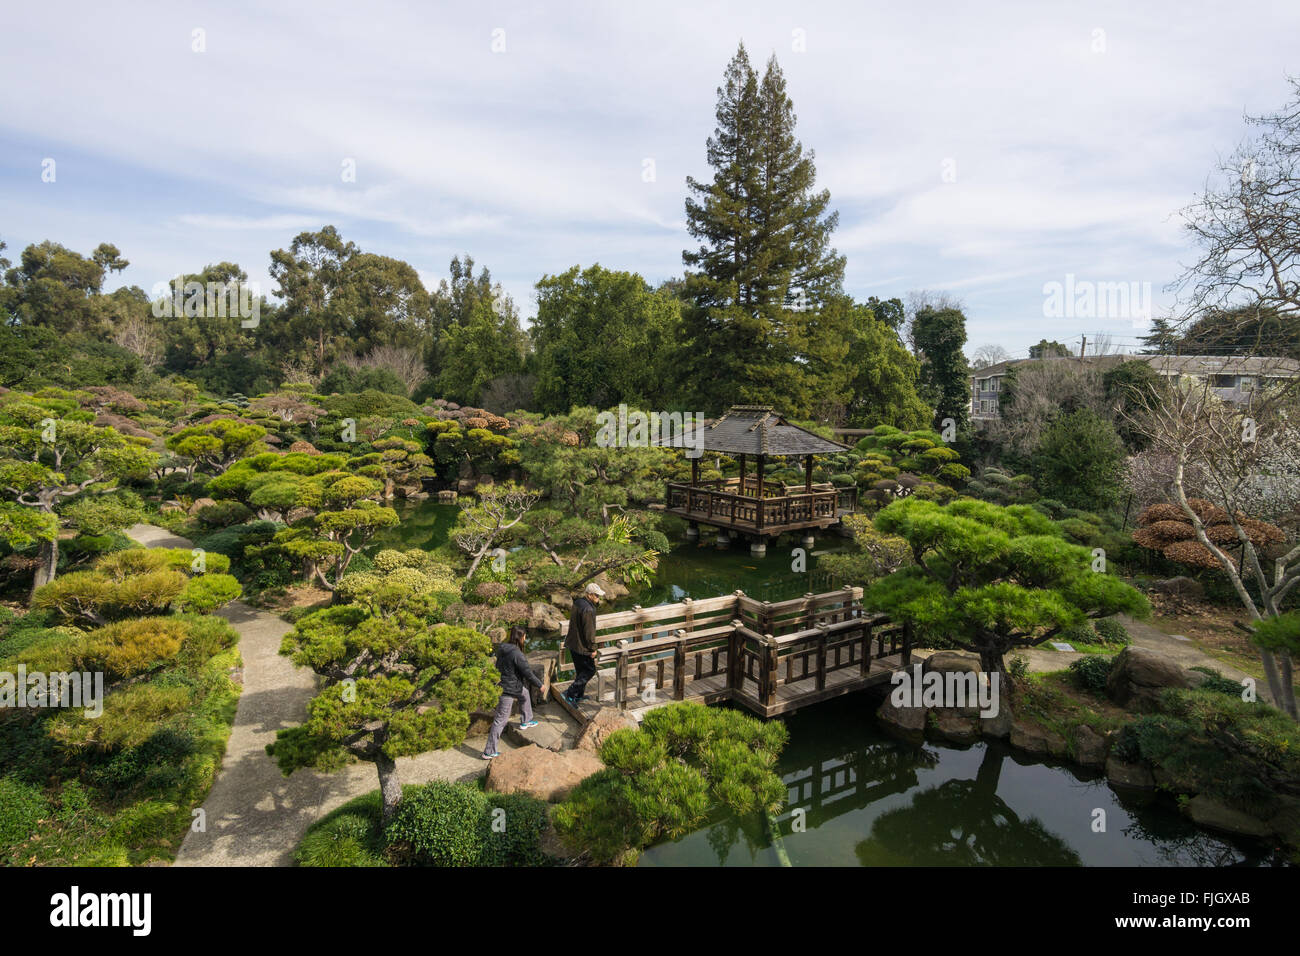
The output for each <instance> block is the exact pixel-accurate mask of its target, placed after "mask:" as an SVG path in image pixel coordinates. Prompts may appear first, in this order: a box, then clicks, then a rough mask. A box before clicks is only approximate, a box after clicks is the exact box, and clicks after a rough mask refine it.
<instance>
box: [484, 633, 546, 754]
mask: <svg viewBox="0 0 1300 956" xmlns="http://www.w3.org/2000/svg"><path fill="white" fill-rule="evenodd" d="M527 640H528V632H527V631H525V630H524V629H523V628H522V627H519V626H518V625H516V626H515V627H512V628H511V629H510V636H509V637H507V638H506V639H505V640H504V641H502V642H501V643H500V644H499V645H497V670H498V671H500V672H501V699H500V700H499V701H497V711H496V714H495V715H494V716H493V718H492V729H491V730H489V731H488V739H487V747H486V748H484V750H483V759H484V760H491V759H492V758H493V757H499V756H501V754H500V753H499V752H498V751H497V745H498V744H499V743H500V742H501V731H503V730H505V727H506V722H507V721H508V720H509V719H510V712H511V711H513V710H514V709H515V701H516V700H518V701H520V702H521V704H522V713H521V715H520V716H521V717H523V720H522V721H521V722H520V724H519V726H520V727H536V726H537V721H535V720H533V702H532V699H531V695H530V694H529V692H528V687H529V686H532V687H537V688H540V687H541V686H542V682H541V679H540V678H538V676H537V675H536V674H534V673H533V669H532V668H531V667H529V666H528V658H526V657H524V643H525V642H526V641H527Z"/></svg>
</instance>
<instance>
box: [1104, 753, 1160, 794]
mask: <svg viewBox="0 0 1300 956" xmlns="http://www.w3.org/2000/svg"><path fill="white" fill-rule="evenodd" d="M1106 779H1107V780H1109V781H1110V783H1111V785H1112V786H1115V787H1126V788H1128V789H1130V790H1154V789H1155V788H1156V778H1155V776H1154V775H1153V774H1152V773H1151V769H1150V768H1149V767H1147V766H1146V765H1145V764H1140V763H1125V762H1124V761H1123V760H1120V759H1119V758H1118V757H1116V756H1115V755H1114V754H1111V755H1110V756H1109V757H1107V758H1106Z"/></svg>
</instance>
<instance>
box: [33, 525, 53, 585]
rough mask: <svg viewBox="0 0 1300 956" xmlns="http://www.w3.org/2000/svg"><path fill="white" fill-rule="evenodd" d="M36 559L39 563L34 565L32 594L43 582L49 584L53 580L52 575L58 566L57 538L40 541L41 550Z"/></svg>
mask: <svg viewBox="0 0 1300 956" xmlns="http://www.w3.org/2000/svg"><path fill="white" fill-rule="evenodd" d="M38 560H39V561H40V564H39V565H37V567H36V574H35V576H34V577H33V578H32V594H33V595H34V594H35V593H36V589H37V588H39V587H40V586H41V585H43V584H49V583H50V582H51V581H53V580H54V575H55V573H56V572H57V571H58V568H59V539H58V538H55V539H54V540H53V541H42V542H41V550H40V555H39V558H38Z"/></svg>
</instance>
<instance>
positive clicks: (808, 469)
mask: <svg viewBox="0 0 1300 956" xmlns="http://www.w3.org/2000/svg"><path fill="white" fill-rule="evenodd" d="M812 461H813V456H812V455H805V456H804V459H803V493H804V494H805V495H810V494H812Z"/></svg>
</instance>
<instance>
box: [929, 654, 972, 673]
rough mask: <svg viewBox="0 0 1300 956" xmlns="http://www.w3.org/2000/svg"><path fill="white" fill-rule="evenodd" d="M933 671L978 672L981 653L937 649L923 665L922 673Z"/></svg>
mask: <svg viewBox="0 0 1300 956" xmlns="http://www.w3.org/2000/svg"><path fill="white" fill-rule="evenodd" d="M931 671H938V672H939V673H940V674H950V673H964V672H970V673H972V674H978V673H979V672H980V659H979V655H978V654H971V653H969V652H967V651H935V652H934V653H933V654H931V655H930V656H929V657H927V658H926V659H925V662H924V663H923V664H922V665H921V673H923V674H928V673H930V672H931Z"/></svg>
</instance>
